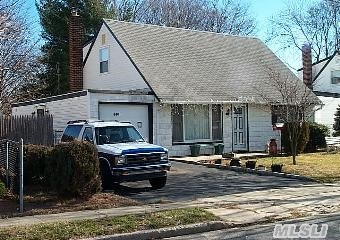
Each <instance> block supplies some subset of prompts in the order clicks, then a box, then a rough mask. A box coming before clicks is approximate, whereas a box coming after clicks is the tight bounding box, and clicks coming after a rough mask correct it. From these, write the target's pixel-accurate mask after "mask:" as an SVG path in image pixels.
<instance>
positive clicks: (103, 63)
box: [99, 48, 109, 73]
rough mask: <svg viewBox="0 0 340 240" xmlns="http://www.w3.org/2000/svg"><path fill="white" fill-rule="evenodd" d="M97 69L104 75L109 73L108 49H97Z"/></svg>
mask: <svg viewBox="0 0 340 240" xmlns="http://www.w3.org/2000/svg"><path fill="white" fill-rule="evenodd" d="M99 68H100V73H106V72H108V71H109V49H108V48H101V49H99Z"/></svg>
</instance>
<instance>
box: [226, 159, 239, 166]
mask: <svg viewBox="0 0 340 240" xmlns="http://www.w3.org/2000/svg"><path fill="white" fill-rule="evenodd" d="M229 165H230V166H231V167H232V166H236V167H241V163H240V159H238V158H233V159H231V161H230V163H229Z"/></svg>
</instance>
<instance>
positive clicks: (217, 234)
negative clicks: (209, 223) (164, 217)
mask: <svg viewBox="0 0 340 240" xmlns="http://www.w3.org/2000/svg"><path fill="white" fill-rule="evenodd" d="M277 223H282V224H284V223H287V224H298V225H301V224H303V223H308V224H328V233H327V237H326V238H325V239H327V240H328V239H329V240H335V239H340V213H337V214H329V215H323V216H322V215H321V216H313V217H309V218H304V219H295V220H290V221H284V222H277ZM274 225H275V223H270V224H265V225H255V226H251V227H244V228H233V229H227V230H219V231H213V232H206V233H201V234H194V235H187V236H180V237H174V238H168V240H189V239H195V240H208V239H209V240H215V239H216V240H217V239H218V240H220V239H239V240H243V239H247V240H264V239H273V231H274Z"/></svg>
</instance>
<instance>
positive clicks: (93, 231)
mask: <svg viewBox="0 0 340 240" xmlns="http://www.w3.org/2000/svg"><path fill="white" fill-rule="evenodd" d="M212 220H218V218H217V217H215V216H214V215H213V214H212V213H209V212H207V211H205V210H204V209H201V208H183V209H175V210H167V211H161V212H155V213H147V214H138V215H126V216H121V217H108V218H101V219H94V220H80V221H72V222H56V223H49V224H38V225H28V226H19V227H10V228H4V229H0V239H8V240H17V239H25V240H29V239H31V240H33V239H34V240H39V239H41V240H52V239H53V240H54V239H65V240H66V239H71V238H72V239H78V238H88V237H94V236H100V235H112V234H117V233H126V232H133V231H138V230H145V229H157V228H162V227H170V226H171V227H172V226H178V225H182V224H191V223H198V222H204V221H212Z"/></svg>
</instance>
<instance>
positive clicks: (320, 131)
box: [305, 123, 330, 152]
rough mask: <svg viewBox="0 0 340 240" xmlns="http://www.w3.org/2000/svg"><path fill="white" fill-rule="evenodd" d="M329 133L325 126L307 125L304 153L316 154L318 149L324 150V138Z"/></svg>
mask: <svg viewBox="0 0 340 240" xmlns="http://www.w3.org/2000/svg"><path fill="white" fill-rule="evenodd" d="M329 134H330V131H329V128H328V127H327V126H326V125H323V124H318V123H310V124H309V141H308V143H307V145H306V148H305V151H306V152H316V151H317V150H318V149H320V148H326V139H325V138H326V137H327V136H329Z"/></svg>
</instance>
